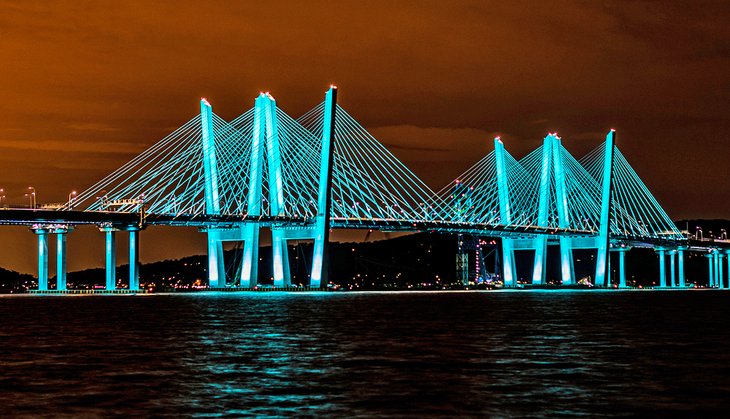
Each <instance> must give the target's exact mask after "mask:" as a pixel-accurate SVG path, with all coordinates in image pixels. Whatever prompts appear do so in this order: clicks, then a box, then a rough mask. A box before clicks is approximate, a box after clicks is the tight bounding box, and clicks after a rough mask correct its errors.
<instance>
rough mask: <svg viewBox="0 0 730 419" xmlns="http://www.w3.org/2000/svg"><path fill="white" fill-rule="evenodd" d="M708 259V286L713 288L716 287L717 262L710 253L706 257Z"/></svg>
mask: <svg viewBox="0 0 730 419" xmlns="http://www.w3.org/2000/svg"><path fill="white" fill-rule="evenodd" d="M705 257H706V258H707V267H708V276H707V286H708V287H710V288H712V287H714V286H715V275H714V273H715V272H714V271H715V261H714V256H713V255H712V253H708V254H706V255H705Z"/></svg>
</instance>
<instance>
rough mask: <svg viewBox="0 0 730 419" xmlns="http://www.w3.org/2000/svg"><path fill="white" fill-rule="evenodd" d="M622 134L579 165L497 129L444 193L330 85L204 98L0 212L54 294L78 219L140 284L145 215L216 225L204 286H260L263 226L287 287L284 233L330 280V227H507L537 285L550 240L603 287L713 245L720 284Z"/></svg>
mask: <svg viewBox="0 0 730 419" xmlns="http://www.w3.org/2000/svg"><path fill="white" fill-rule="evenodd" d="M615 135H616V133H615V132H614V131H613V130H611V131H610V132H609V133H608V134H607V136H606V140H605V142H604V143H603V144H601V145H599V146H598V147H597V148H596V149H595V150H593V151H592V152H590V153H589V154H588V155H586V156H585V157H583V158H582V159H579V160H578V159H576V158H574V157H573V156H572V155H571V154H570V153H569V152H568V150H566V148H565V147H563V144H562V140H561V138H560V137H559V136H558V134H557V133H552V134H549V135H547V136H546V137H545V139H544V142H543V145H542V146H541V147H539V148H538V149H536V150H534V151H533V152H531V153H529V154H528V155H527V156H525V157H523V158H521V159H519V160H517V159H515V158H514V157H513V156H512V155H510V154H509V152H508V151H507V150H506V148H505V146H504V144H503V142H502V140H501V139H500V138H496V139H495V140H494V150H493V151H492V152H490V153H489V154H488V155H486V156H485V157H483V158H482V159H481V160H479V161H478V162H477V163H476V164H475V165H473V166H472V167H471V168H469V169H468V170H466V171H465V172H464V173H462V174H461V175H459V176H458V177H456V178H455V179H454V180H453V182H451V183H450V184H449V185H447V186H445V187H444V188H442V189H441V190H439V191H438V192H436V191H433V190H432V189H431V188H430V187H429V186H427V185H426V184H425V183H424V182H423V181H421V180H420V179H419V178H418V177H417V176H416V175H415V174H414V173H413V172H412V171H411V170H410V169H408V168H407V167H406V166H405V165H404V164H403V163H401V162H400V161H399V160H398V159H397V158H396V157H395V156H394V155H393V154H392V153H390V152H389V151H388V150H387V149H386V148H385V147H384V146H383V145H382V144H381V143H380V142H378V140H377V139H375V138H374V137H373V136H372V135H371V134H370V133H369V132H368V131H367V130H366V129H365V128H363V127H362V126H361V125H360V124H359V123H358V122H357V120H356V119H355V118H353V117H352V116H351V115H350V114H348V113H347V111H346V110H345V109H343V108H342V107H340V106H339V105H337V89H336V88H335V87H332V88H330V89H329V90H328V91H327V93H326V95H325V100H324V101H323V102H322V103H320V104H319V105H317V106H315V107H314V108H313V109H311V110H310V111H308V112H306V113H305V114H304V115H302V116H300V117H299V118H296V119H294V118H292V117H290V116H289V115H287V114H286V113H285V112H283V111H282V110H281V109H279V108H278V107H277V105H276V101H275V99H274V98H273V97H272V96H271V95H269V94H268V93H261V94H260V95H259V96H258V97H257V98H256V100H255V103H254V106H253V107H252V108H251V109H249V110H248V111H246V112H245V113H243V114H242V115H241V116H239V117H238V118H236V119H234V120H232V121H225V120H223V119H222V118H220V117H219V116H217V115H216V114H214V113H213V112H212V107H211V105H210V104H209V103H208V102H207V101H206V100H205V99H202V100H201V102H200V113H199V114H198V115H196V116H195V117H193V118H192V119H190V120H189V121H187V122H186V123H185V124H183V125H182V126H180V127H179V128H178V129H176V130H175V131H173V132H172V133H170V134H169V135H167V136H166V137H165V138H163V139H162V140H160V141H159V142H157V143H156V144H154V145H153V146H152V147H150V148H149V149H147V150H145V151H144V152H142V153H141V154H140V155H138V156H136V157H135V158H133V159H132V160H130V161H129V162H127V163H126V164H124V165H123V166H122V167H120V168H118V169H117V170H115V171H114V172H112V173H110V174H109V175H107V176H106V177H104V178H103V179H101V180H99V181H98V182H96V183H95V184H94V185H92V186H91V187H89V188H88V189H87V190H85V191H83V192H81V193H80V194H79V195H78V196H77V197H76V198H74V199H73V200H72V201H70V202H68V203H66V205H63V206H62V207H61V208H58V209H57V210H55V211H49V210H32V211H28V210H5V211H0V223H3V224H22V225H29V226H31V229H32V230H33V231H34V232H35V233H36V234H37V236H38V260H39V263H38V276H39V290H41V291H43V290H47V289H48V235H49V234H56V236H57V237H56V239H57V245H56V257H57V269H58V275H57V278H58V284H57V289H59V290H62V289H65V275H66V272H65V266H66V259H65V258H66V251H65V246H66V236H67V233H68V232H69V231H71V229H72V228H73V226H75V225H79V224H93V225H97V226H98V227H99V228H100V229H101V231H103V232H104V233H105V234H106V267H107V270H106V271H107V278H106V286H107V289H113V288H114V287H115V286H116V277H115V266H116V259H115V255H116V240H115V235H116V233H117V232H119V231H127V232H129V234H130V240H129V242H130V248H129V252H130V285H129V287H130V289H137V288H138V287H139V272H138V259H139V251H138V244H139V231H140V230H141V229H144V227H145V226H147V225H169V226H196V227H199V228H200V229H201V231H203V232H204V233H205V234H207V238H208V240H207V242H208V276H209V284H210V287H211V288H222V287H226V285H227V283H228V282H238V283H239V284H240V286H241V287H242V288H251V287H254V286H255V285H256V284H257V280H258V272H257V268H258V260H259V257H258V251H259V236H260V233H261V228H262V227H267V228H268V229H270V231H271V242H272V250H273V253H272V254H273V274H274V284H275V286H277V287H286V286H289V285H290V284H291V278H290V273H289V260H288V252H287V241H288V240H312V241H313V242H314V246H313V249H314V250H313V255H312V263H311V273H310V286H311V287H313V288H320V287H323V286H326V284H327V281H328V274H329V272H328V249H327V247H328V242H329V234H330V230H331V229H368V230H373V229H378V230H385V231H396V230H397V231H438V232H444V233H455V234H463V233H467V234H474V235H478V236H496V237H500V238H501V254H502V258H501V259H502V262H501V278H502V280H503V282H504V285H505V286H506V287H514V286H516V285H517V280H516V267H515V257H514V254H515V252H517V251H530V252H534V268H533V271H532V276H531V282H532V284H544V283H545V282H546V274H545V272H546V263H547V259H548V258H547V247H548V245H551V244H555V245H557V246H559V249H560V270H561V280H562V283H563V284H565V285H570V284H575V282H576V279H575V274H574V269H573V256H572V252H573V250H574V249H595V250H596V252H597V253H596V255H597V257H596V270H595V276H594V284H595V285H596V286H599V287H607V286H612V285H615V286H619V287H625V286H626V285H627V283H626V274H625V266H624V263H625V253H626V251H627V250H628V249H630V248H631V247H632V246H642V247H653V248H655V249H656V250H657V252H658V253H659V257H660V278H659V282H660V286H662V287H666V286H684V285H685V280H684V267H683V264H684V252H685V251H687V250H691V249H692V248H693V247H692V246H694V248H695V250H703V251H705V252H706V253H707V254H708V255H709V265H710V279H711V285H714V286H722V284H723V277H722V273H723V269H722V259H723V257H724V253H727V250H725V249H722V248H720V247H719V245H714V246H709V247H708V246H704V247H701V246H700V247H697V246H698V244H697V243H695V244H694V245H693V244H692V243H690V242H689V241H688V239H687V238H685V236H684V235H683V234H682V233H681V232H680V231H679V230H678V229H677V228H676V227H675V226H674V224H673V222H672V221H671V218H670V217H669V216H668V215H667V213H666V212H665V211H664V210H663V209H662V207H661V206H660V205H659V203H658V202H657V200H656V199H655V198H654V197H653V195H652V194H651V192H650V191H649V188H648V187H647V186H646V185H645V184H644V183H643V182H642V180H641V179H640V178H639V176H638V175H637V173H636V172H635V171H634V169H633V168H632V167H631V165H630V164H629V162H628V160H627V159H626V158H625V157H624V156H623V154H622V153H621V152H620V151H619V149H618V148H617V147H616V145H615ZM225 241H237V242H243V257H242V262H241V266H240V268H239V269H238V270H237V274H236V275H237V276H238V278H226V273H225V269H224V264H223V242H225ZM611 251H615V252H619V255H620V256H619V261H620V262H619V264H620V266H619V272H620V274H619V282H618V284H611V283H610V280H609V276H608V274H607V273H608V265H609V260H610V258H609V252H611ZM666 258H669V262H670V275H669V277H668V276H667V273H666V265H667V261H666ZM675 259H676V261H677V262H678V265H679V266H678V267H675ZM677 272H678V275H677Z"/></svg>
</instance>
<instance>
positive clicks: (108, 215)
mask: <svg viewBox="0 0 730 419" xmlns="http://www.w3.org/2000/svg"><path fill="white" fill-rule="evenodd" d="M240 223H258V224H259V225H261V226H267V227H271V226H284V225H285V226H286V227H287V228H293V229H296V228H298V227H306V226H310V225H312V224H313V223H314V219H313V218H304V217H280V216H268V215H261V216H246V215H223V214H220V215H210V214H209V215H194V214H178V215H173V214H147V213H140V212H117V211H61V210H48V209H26V208H6V209H2V210H0V225H16V226H28V227H33V226H38V225H44V226H51V225H57V226H79V225H97V226H120V227H127V226H128V227H134V226H136V227H137V228H141V229H143V228H144V227H146V226H148V225H159V226H172V227H198V228H215V227H221V228H226V227H232V226H234V225H236V224H240ZM331 227H332V228H333V229H339V228H342V229H345V228H346V229H358V230H381V231H401V232H425V231H430V232H440V233H453V234H474V235H484V236H496V237H513V238H520V237H530V236H535V235H540V236H543V235H546V236H548V237H554V238H558V237H561V236H568V237H595V236H596V234H597V232H595V231H590V230H574V229H551V228H545V227H538V226H514V225H510V226H505V225H498V224H486V223H485V224H476V223H470V222H464V221H439V220H417V221H405V220H395V219H362V218H336V217H333V218H331ZM611 238H612V239H614V240H618V241H621V242H623V243H625V244H627V245H630V246H634V247H645V246H652V247H658V246H675V247H676V246H677V241H676V240H661V239H648V238H646V237H632V236H621V237H617V236H614V235H612V236H611ZM683 245H684V246H686V247H688V249H690V250H695V251H706V250H708V249H710V248H715V249H730V241H729V240H709V239H704V240H694V239H689V240H688V241H687V242H686V243H683Z"/></svg>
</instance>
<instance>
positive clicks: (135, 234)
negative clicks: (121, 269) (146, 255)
mask: <svg viewBox="0 0 730 419" xmlns="http://www.w3.org/2000/svg"><path fill="white" fill-rule="evenodd" d="M129 289H130V290H138V289H139V230H135V229H132V230H129Z"/></svg>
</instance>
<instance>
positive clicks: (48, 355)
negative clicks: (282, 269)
mask: <svg viewBox="0 0 730 419" xmlns="http://www.w3.org/2000/svg"><path fill="white" fill-rule="evenodd" d="M729 303H730V293H727V292H720V291H687V292H649V291H646V292H535V291H529V292H441V293H433V292H412V293H400V292H387V293H242V294H231V293H221V294H216V293H204V294H203V293H200V294H192V295H150V296H63V297H40V296H21V297H10V296H8V297H2V298H0V316H1V318H2V324H3V326H2V328H0V367H1V370H0V371H1V372H0V416H2V417H8V416H24V415H25V416H28V417H37V416H42V415H46V416H53V417H58V416H63V415H68V416H87V417H88V416H91V417H93V416H107V415H109V414H112V413H114V414H121V415H124V416H151V415H156V416H190V415H199V416H214V415H223V416H231V417H239V416H248V415H257V416H281V415H290V416H291V415H297V416H302V415H304V416H311V415H317V416H339V417H342V416H348V417H349V416H398V417H402V416H411V417H424V416H439V415H443V416H454V415H466V416H485V415H486V416H493V415H497V416H500V415H519V416H524V415H537V416H542V415H590V416H596V415H627V414H641V415H658V416H666V415H669V414H684V415H695V416H696V415H700V414H702V415H723V414H727V413H728V412H730V304H729Z"/></svg>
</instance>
